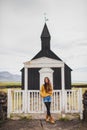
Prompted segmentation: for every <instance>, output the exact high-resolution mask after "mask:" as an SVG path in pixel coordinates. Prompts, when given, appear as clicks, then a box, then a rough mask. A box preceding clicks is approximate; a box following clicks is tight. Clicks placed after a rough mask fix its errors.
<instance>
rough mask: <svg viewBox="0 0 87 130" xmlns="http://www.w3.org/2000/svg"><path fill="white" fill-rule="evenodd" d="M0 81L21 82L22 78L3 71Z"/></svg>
mask: <svg viewBox="0 0 87 130" xmlns="http://www.w3.org/2000/svg"><path fill="white" fill-rule="evenodd" d="M0 81H1V82H7V81H8V82H20V81H21V76H20V75H17V74H12V73H10V72H8V71H1V72H0Z"/></svg>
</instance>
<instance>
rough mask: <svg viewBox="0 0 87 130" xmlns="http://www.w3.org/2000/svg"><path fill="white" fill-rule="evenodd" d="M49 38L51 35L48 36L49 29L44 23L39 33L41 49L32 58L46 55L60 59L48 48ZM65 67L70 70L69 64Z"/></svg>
mask: <svg viewBox="0 0 87 130" xmlns="http://www.w3.org/2000/svg"><path fill="white" fill-rule="evenodd" d="M50 38H51V36H50V33H49V30H48V28H47V25H46V23H45V25H44V28H43V31H42V33H41V45H42V48H41V51H40V52H39V53H37V54H36V55H35V56H34V57H33V58H32V60H34V59H37V58H41V57H48V58H52V59H56V60H60V61H62V60H61V59H60V58H59V57H58V56H57V55H56V54H55V53H54V52H53V51H52V50H50ZM65 65H66V64H65ZM66 66H67V65H66ZM67 67H68V68H69V69H70V70H72V69H71V68H70V67H69V66H67Z"/></svg>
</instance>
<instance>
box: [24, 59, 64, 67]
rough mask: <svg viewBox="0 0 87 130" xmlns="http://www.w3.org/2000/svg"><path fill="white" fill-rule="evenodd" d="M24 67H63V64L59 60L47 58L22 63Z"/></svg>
mask: <svg viewBox="0 0 87 130" xmlns="http://www.w3.org/2000/svg"><path fill="white" fill-rule="evenodd" d="M24 66H25V67H28V68H39V67H64V63H63V62H62V61H60V60H55V59H51V58H48V57H41V58H37V59H34V60H31V61H28V62H25V63H24Z"/></svg>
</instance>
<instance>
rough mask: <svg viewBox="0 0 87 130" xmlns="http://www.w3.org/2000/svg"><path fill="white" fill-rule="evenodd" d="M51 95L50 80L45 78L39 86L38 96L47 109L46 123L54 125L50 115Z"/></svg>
mask: <svg viewBox="0 0 87 130" xmlns="http://www.w3.org/2000/svg"><path fill="white" fill-rule="evenodd" d="M52 93H53V90H52V86H51V83H50V80H49V78H48V77H45V78H44V84H43V85H42V86H41V90H40V95H41V97H43V102H44V104H45V106H46V109H47V115H46V121H49V122H51V123H55V121H54V119H53V118H52V116H51V113H50V105H51V96H52Z"/></svg>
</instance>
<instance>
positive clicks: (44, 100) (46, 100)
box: [43, 96, 51, 102]
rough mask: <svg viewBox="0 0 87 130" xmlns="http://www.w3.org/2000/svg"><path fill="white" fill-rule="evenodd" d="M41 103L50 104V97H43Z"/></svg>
mask: <svg viewBox="0 0 87 130" xmlns="http://www.w3.org/2000/svg"><path fill="white" fill-rule="evenodd" d="M43 102H51V96H47V97H44V98H43Z"/></svg>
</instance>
